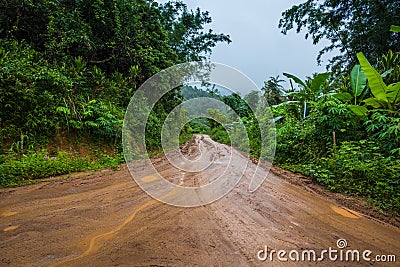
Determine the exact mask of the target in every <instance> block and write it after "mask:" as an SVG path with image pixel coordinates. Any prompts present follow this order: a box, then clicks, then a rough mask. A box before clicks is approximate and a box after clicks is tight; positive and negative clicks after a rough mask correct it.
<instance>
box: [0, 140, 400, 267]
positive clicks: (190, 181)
mask: <svg viewBox="0 0 400 267" xmlns="http://www.w3.org/2000/svg"><path fill="white" fill-rule="evenodd" d="M200 146H202V147H203V149H204V148H205V150H206V153H208V155H214V157H213V160H216V161H218V162H223V161H224V160H225V159H226V158H227V157H229V155H230V153H232V151H233V152H235V151H234V150H231V148H229V147H228V146H225V145H221V144H218V143H215V142H213V141H212V140H210V139H208V137H205V138H203V139H198V140H197V143H194V144H190V145H188V146H187V147H185V148H184V149H183V150H182V151H183V153H184V154H185V155H186V156H187V157H188V158H189V159H190V158H194V157H198V156H199V153H205V152H204V151H201V149H199V147H200ZM242 161H243V162H235V164H237V166H238V167H240V165H241V164H243V165H244V164H249V166H250V168H249V171H250V172H251V169H252V168H255V165H254V164H253V163H252V162H250V161H248V160H247V159H246V158H245V157H242ZM153 163H154V164H155V166H156V168H157V169H158V171H159V172H162V173H163V174H164V175H165V176H166V177H168V179H169V180H170V181H171V182H173V183H177V184H179V185H185V186H198V185H201V184H204V183H208V182H210V179H212V177H213V176H214V174H215V172H216V171H217V169H218V168H217V167H215V166H214V167H213V166H210V167H208V168H205V169H203V170H202V171H199V172H190V173H186V174H182V172H181V171H178V170H176V169H175V168H173V167H172V166H171V165H170V164H169V163H168V161H167V160H166V159H165V158H164V157H162V156H158V157H156V158H154V159H153ZM231 175H237V174H235V173H231ZM244 175H245V177H244V178H245V180H246V176H248V175H249V174H248V173H245V174H244ZM143 179H144V180H146V179H150V178H149V177H148V176H144V177H143ZM335 203H336V202H334V201H332V200H329V199H326V198H322V197H320V196H318V195H315V194H313V193H310V192H308V191H306V190H304V189H302V188H300V187H298V186H295V185H292V184H289V183H288V182H286V181H284V180H283V179H281V178H280V177H278V176H276V175H274V174H272V173H270V174H269V175H268V177H267V179H266V180H265V181H264V183H263V184H262V186H261V187H260V188H259V189H258V190H257V191H255V192H254V193H250V192H249V190H248V184H246V182H245V183H240V184H239V185H238V186H237V187H235V188H234V189H233V190H232V191H231V192H230V193H229V194H227V195H226V196H225V197H223V198H221V199H220V200H218V201H216V202H214V203H212V204H210V205H204V206H201V207H196V208H179V207H174V206H170V205H167V204H163V203H161V202H158V201H156V200H154V199H152V198H150V197H149V196H148V195H147V194H146V193H144V192H143V191H142V190H141V188H139V186H138V185H137V184H136V183H135V182H134V181H133V179H132V178H131V176H130V173H129V171H128V169H127V168H123V169H122V170H120V171H111V170H105V171H100V172H87V173H79V174H74V175H70V176H68V177H59V178H55V179H52V180H50V181H46V182H43V183H38V184H35V185H30V186H25V187H21V188H12V189H1V190H0V266H313V265H319V266H369V265H373V266H398V262H400V230H399V228H396V227H394V226H391V225H388V224H385V223H382V222H379V221H377V220H372V219H369V218H367V217H366V216H364V215H363V214H361V213H357V212H355V211H352V210H349V209H346V208H344V207H341V206H340V205H338V204H335ZM339 239H343V240H341V242H342V243H340V245H342V244H343V242H346V243H347V246H345V247H344V248H343V249H340V248H339V247H338V245H339V244H337V242H338V240H339ZM266 247H267V252H268V253H267V254H266V253H265V248H266ZM329 248H331V250H337V253H336V254H335V252H332V251H331V253H333V254H331V257H332V260H330V259H329V254H328V252H323V250H329ZM279 250H282V251H286V254H283V252H281V254H280V256H281V260H280V259H279V258H278V253H277V252H276V251H279ZM349 250H357V251H359V257H360V261H359V262H353V261H352V256H351V255H350V253H347V251H349ZM367 250H369V251H371V253H368V251H367ZM274 251H275V252H274ZM293 251H294V252H293ZM296 251H297V254H296ZM312 251H315V255H316V258H315V261H314V258H313V254H312ZM340 251H341V252H340ZM365 251H367V252H365ZM364 252H365V253H366V254H364V256H365V258H366V260H368V259H369V260H370V261H368V262H367V261H365V260H364V259H363V253H364ZM340 253H342V256H341V255H340ZM346 253H347V254H348V256H347V258H346ZM321 254H322V255H323V261H322V262H316V261H318V259H321ZM271 255H272V256H271ZM297 255H298V257H297ZM303 255H304V257H303ZM308 255H310V256H308ZM335 255H337V259H336V260H334V256H335ZM391 255H394V256H395V257H396V261H397V262H396V263H394V262H386V263H384V262H382V261H380V262H379V261H377V260H375V259H381V260H386V261H393V256H391ZM265 256H267V259H266V260H265V261H262V260H260V259H259V258H261V259H263V258H265ZM289 256H290V257H291V258H290V257H289ZM376 256H380V257H378V258H377V257H376ZM308 257H310V259H308ZM341 257H342V260H341V259H340V258H341ZM271 258H272V262H271ZM356 258H357V257H356V256H355V258H354V259H356ZM285 259H286V261H285ZM297 259H298V260H299V261H297V262H296V260H297ZM346 259H348V260H350V261H346Z"/></svg>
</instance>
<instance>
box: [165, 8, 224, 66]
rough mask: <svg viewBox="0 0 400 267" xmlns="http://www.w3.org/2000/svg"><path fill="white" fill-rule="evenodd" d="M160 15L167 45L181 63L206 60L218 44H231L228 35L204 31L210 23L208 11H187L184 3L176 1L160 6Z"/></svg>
mask: <svg viewBox="0 0 400 267" xmlns="http://www.w3.org/2000/svg"><path fill="white" fill-rule="evenodd" d="M161 13H162V16H163V25H164V27H165V29H166V30H167V32H168V36H169V43H170V45H171V47H172V48H173V49H174V50H175V51H176V53H177V54H178V56H179V59H180V60H181V61H199V60H204V59H207V56H209V55H210V54H211V49H212V48H213V47H215V46H216V44H217V43H218V42H227V43H230V42H231V39H230V37H229V35H225V34H222V33H219V34H218V33H214V31H213V30H211V29H209V30H205V29H204V26H205V25H207V24H210V23H211V22H212V19H211V17H210V14H209V12H208V11H201V10H200V9H199V8H197V9H196V10H194V11H193V10H188V8H187V5H186V4H185V3H183V2H181V1H179V0H177V1H170V2H168V3H166V4H164V5H162V6H161Z"/></svg>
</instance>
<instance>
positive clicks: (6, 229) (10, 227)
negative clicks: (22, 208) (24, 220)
mask: <svg viewBox="0 0 400 267" xmlns="http://www.w3.org/2000/svg"><path fill="white" fill-rule="evenodd" d="M18 227H19V225H12V226H9V227H6V228H4V229H3V232H8V231H12V230H15V229H17V228H18Z"/></svg>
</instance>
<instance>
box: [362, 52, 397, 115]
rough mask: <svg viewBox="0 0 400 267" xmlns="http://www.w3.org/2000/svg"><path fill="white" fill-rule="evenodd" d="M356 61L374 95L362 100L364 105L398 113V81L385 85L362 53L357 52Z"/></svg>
mask: <svg viewBox="0 0 400 267" xmlns="http://www.w3.org/2000/svg"><path fill="white" fill-rule="evenodd" d="M357 58H358V61H359V62H360V65H361V68H362V69H363V70H364V72H365V75H366V76H367V79H368V85H369V87H370V89H371V93H372V95H373V96H374V97H370V98H367V99H365V100H363V102H364V103H365V105H367V106H371V107H373V108H374V109H384V110H386V111H390V112H391V113H393V112H395V113H398V112H399V111H398V107H397V105H398V103H399V101H400V82H396V83H392V84H389V85H386V84H385V83H384V82H383V79H382V76H381V75H380V74H379V73H378V71H376V69H374V67H372V66H371V64H370V63H369V62H368V60H367V58H366V57H365V56H364V54H363V53H361V52H360V53H357Z"/></svg>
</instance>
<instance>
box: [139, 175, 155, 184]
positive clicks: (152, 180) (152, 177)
mask: <svg viewBox="0 0 400 267" xmlns="http://www.w3.org/2000/svg"><path fill="white" fill-rule="evenodd" d="M157 179H158V178H157V177H155V176H152V175H149V176H145V177H142V178H140V180H142V182H145V183H150V182H154V181H156V180H157Z"/></svg>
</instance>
